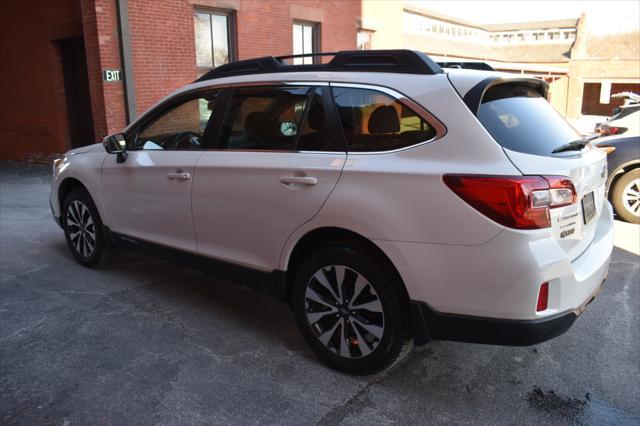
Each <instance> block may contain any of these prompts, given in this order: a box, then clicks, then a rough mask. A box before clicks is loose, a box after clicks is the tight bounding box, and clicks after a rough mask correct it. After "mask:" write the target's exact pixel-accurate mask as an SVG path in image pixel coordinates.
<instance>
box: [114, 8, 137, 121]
mask: <svg viewBox="0 0 640 426" xmlns="http://www.w3.org/2000/svg"><path fill="white" fill-rule="evenodd" d="M116 1H117V4H118V30H119V31H118V34H119V36H120V57H121V58H122V72H123V74H124V97H125V103H126V109H127V124H129V123H131V122H132V121H133V120H135V118H136V85H135V82H134V79H133V60H132V59H131V31H130V28H129V0H116Z"/></svg>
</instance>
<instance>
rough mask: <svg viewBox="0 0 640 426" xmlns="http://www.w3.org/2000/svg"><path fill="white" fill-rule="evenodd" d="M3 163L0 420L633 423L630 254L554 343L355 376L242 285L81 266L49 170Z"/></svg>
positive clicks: (639, 298)
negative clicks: (54, 212) (321, 357)
mask: <svg viewBox="0 0 640 426" xmlns="http://www.w3.org/2000/svg"><path fill="white" fill-rule="evenodd" d="M0 170H1V171H0V209H1V216H0V227H1V233H0V262H1V263H0V265H1V276H0V280H1V281H0V282H1V285H0V423H2V424H24V425H35V424H52V425H76V424H78V425H82V424H175V425H190V424H238V423H241V424H248V423H253V424H255V423H264V424H314V423H315V424H321V425H329V424H367V425H371V424H382V423H394V422H395V423H401V424H424V423H456V424H478V423H483V424H515V423H522V424H538V423H540V422H553V423H590V424H615V425H620V424H636V425H637V424H640V371H639V370H640V351H639V349H640V348H639V346H640V278H639V269H640V267H639V264H638V263H639V261H638V257H637V256H636V255H634V254H631V253H629V252H628V251H625V250H622V249H619V248H616V249H615V252H614V257H613V264H612V267H611V272H610V275H609V280H608V282H607V285H606V287H605V288H604V290H603V292H602V293H601V295H600V296H599V297H598V298H597V299H596V301H595V302H594V303H592V304H591V306H590V307H589V309H587V311H586V312H585V313H584V314H583V316H582V317H581V318H579V319H578V321H577V322H576V324H575V325H574V327H573V328H572V329H571V330H569V332H567V333H566V334H564V335H563V336H560V337H559V338H557V339H555V340H553V341H551V342H547V343H544V344H541V345H538V346H534V347H528V348H506V347H493V346H481V345H471V344H460V343H448V342H435V343H432V344H430V345H428V346H425V347H422V348H419V349H414V350H413V352H411V353H410V354H409V356H408V357H407V358H406V359H405V360H404V361H402V362H401V363H400V364H399V365H398V366H397V367H395V368H394V369H392V370H391V371H388V372H386V373H383V374H381V375H378V376H373V377H350V376H345V375H342V374H339V373H336V372H334V371H332V370H329V369H327V368H325V367H323V366H322V365H320V364H319V363H318V362H317V361H316V359H315V358H314V356H313V354H312V353H311V352H310V350H309V349H307V348H306V346H305V344H304V342H303V341H302V338H301V337H300V335H299V334H298V332H297V330H296V328H295V325H294V322H293V318H292V315H291V312H290V311H289V309H288V308H287V306H285V305H284V304H280V303H278V302H275V301H272V300H269V299H267V298H265V297H264V296H262V295H260V294H257V293H254V292H251V291H249V290H245V289H244V288H243V287H240V286H237V285H232V284H229V283H226V282H220V281H216V280H212V279H208V278H206V277H204V276H202V275H200V274H198V273H196V272H192V271H190V270H186V269H182V268H179V267H177V266H173V265H171V264H168V263H164V262H160V261H157V260H154V259H152V258H148V257H144V256H140V255H136V254H133V253H130V252H121V253H120V254H119V255H118V256H116V257H115V258H113V259H112V260H111V261H110V262H109V263H108V264H107V265H106V266H105V267H104V268H103V269H101V270H99V271H92V270H88V269H84V268H82V267H80V266H78V265H77V264H76V263H75V262H74V261H73V260H72V258H71V255H70V254H69V252H68V251H67V248H66V246H65V242H64V238H63V235H62V232H61V231H60V230H59V229H58V228H57V227H56V226H55V224H54V223H53V221H52V220H51V217H50V214H49V207H48V203H47V197H48V171H49V169H48V168H41V167H34V166H32V167H29V168H26V167H17V166H15V165H11V164H6V163H4V164H0ZM629 229H631V228H629ZM633 229H637V227H636V228H633Z"/></svg>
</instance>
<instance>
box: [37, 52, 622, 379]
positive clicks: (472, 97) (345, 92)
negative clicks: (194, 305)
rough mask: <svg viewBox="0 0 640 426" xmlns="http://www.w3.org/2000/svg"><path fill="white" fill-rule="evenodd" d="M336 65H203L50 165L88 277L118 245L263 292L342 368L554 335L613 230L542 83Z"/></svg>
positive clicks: (581, 148) (598, 164)
mask: <svg viewBox="0 0 640 426" xmlns="http://www.w3.org/2000/svg"><path fill="white" fill-rule="evenodd" d="M332 55H333V59H331V60H330V61H329V62H328V63H326V64H309V65H290V64H288V63H287V62H286V61H287V58H273V57H265V58H258V59H253V60H247V61H241V62H237V63H232V64H228V65H223V66H220V67H218V68H216V69H214V70H212V71H211V72H209V73H208V74H205V75H204V76H203V77H201V78H200V79H199V80H198V81H196V82H194V83H192V84H189V85H187V86H185V87H183V88H181V89H179V90H177V91H176V92H175V93H173V94H171V95H170V96H168V97H166V98H165V99H163V100H161V101H160V102H158V104H156V105H155V106H154V107H152V108H151V109H150V110H149V111H147V112H146V113H145V114H143V115H142V116H141V117H140V118H138V119H137V120H136V121H134V122H133V123H131V124H130V125H129V126H127V128H125V129H124V130H123V131H122V133H119V134H114V135H111V136H108V137H106V138H105V140H104V143H103V144H96V145H91V146H87V147H84V148H79V149H75V150H72V151H70V152H68V153H67V154H66V155H65V156H64V157H63V158H61V159H58V160H56V161H55V163H54V176H53V182H52V187H51V198H50V202H51V209H52V212H53V216H54V218H55V220H56V221H57V223H58V224H59V225H60V226H61V227H62V229H63V230H64V233H65V236H66V240H67V243H68V246H69V249H70V250H71V253H72V254H73V256H75V258H76V259H77V261H78V262H79V263H80V264H82V265H85V266H88V267H95V266H97V265H98V264H99V263H100V261H101V260H102V259H103V258H104V257H105V255H106V254H107V253H108V250H109V247H110V246H111V245H126V246H131V247H136V248H139V249H143V250H149V251H152V252H153V253H156V254H159V255H161V256H164V257H165V258H168V259H170V260H172V261H175V262H179V263H181V264H186V265H190V266H193V267H197V268H199V269H201V270H204V271H207V272H211V271H215V272H214V273H215V274H217V275H219V276H225V277H232V278H234V279H237V280H238V281H241V282H243V283H246V284H247V285H250V286H253V287H257V288H259V289H263V290H265V291H268V292H270V293H273V294H275V295H277V296H278V297H280V298H281V299H283V300H285V301H287V302H288V303H289V304H290V305H291V307H292V309H293V311H294V314H295V319H296V322H297V325H298V327H299V329H300V331H301V334H302V336H303V337H304V338H305V340H306V341H307V342H308V344H309V346H310V347H311V348H312V349H313V350H314V351H315V352H316V354H317V355H318V356H319V357H320V358H321V359H322V360H324V361H325V362H326V363H327V364H329V365H330V366H332V367H334V368H337V369H340V370H343V371H347V372H351V373H370V372H373V371H378V370H380V369H383V368H385V367H386V366H388V365H390V364H391V363H393V362H394V360H396V359H397V357H398V356H399V354H401V353H403V352H404V351H403V348H405V347H407V346H408V345H409V344H410V343H411V341H413V342H414V343H415V344H425V343H427V342H428V341H430V340H437V339H443V340H456V341H464V342H478V343H487V344H499V345H531V344H535V343H538V342H541V341H544V340H548V339H550V338H553V337H555V336H558V335H559V334H561V333H563V332H565V331H566V330H567V329H568V328H569V327H570V326H571V325H572V323H573V322H574V320H575V319H576V318H577V317H578V315H580V314H581V313H582V312H583V311H584V309H585V307H586V306H587V304H588V303H590V302H591V301H592V300H593V299H594V297H595V295H596V294H597V293H598V291H599V289H600V286H601V284H602V282H603V280H604V279H605V278H606V276H607V271H608V267H609V260H610V255H611V251H612V247H613V219H612V209H611V205H610V204H609V202H608V201H607V199H606V197H605V183H606V180H607V168H606V156H605V154H604V152H603V151H601V150H600V149H597V148H595V147H593V146H591V145H590V144H589V142H588V141H586V140H583V139H581V138H580V135H579V134H577V133H576V132H575V130H573V128H572V127H571V126H570V125H569V124H567V123H566V121H565V120H564V119H563V118H562V117H560V116H559V115H558V114H557V113H556V112H555V110H554V109H553V108H552V107H551V106H550V105H549V104H548V102H547V101H546V99H545V98H546V93H547V84H546V83H545V82H544V81H542V80H539V79H535V78H528V77H526V76H521V75H510V74H501V73H496V72H492V71H482V70H469V69H442V68H441V67H440V66H439V65H438V64H436V63H435V62H433V61H432V60H431V59H430V58H428V57H427V56H426V55H424V54H422V53H419V52H414V51H407V50H388V51H353V52H340V53H336V54H332ZM265 320H266V321H268V318H266V319H265ZM242 338H243V337H242V336H238V339H242Z"/></svg>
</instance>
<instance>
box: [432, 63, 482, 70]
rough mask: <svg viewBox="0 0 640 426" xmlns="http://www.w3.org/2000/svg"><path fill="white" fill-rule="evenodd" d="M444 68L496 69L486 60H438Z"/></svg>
mask: <svg viewBox="0 0 640 426" xmlns="http://www.w3.org/2000/svg"><path fill="white" fill-rule="evenodd" d="M438 65H440V66H441V67H442V68H461V69H465V70H481V71H495V68H493V67H492V66H491V65H489V64H487V63H486V62H438Z"/></svg>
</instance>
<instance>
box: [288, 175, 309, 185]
mask: <svg viewBox="0 0 640 426" xmlns="http://www.w3.org/2000/svg"><path fill="white" fill-rule="evenodd" d="M280 182H282V183H284V184H285V185H291V184H297V185H315V184H317V183H318V179H316V178H314V177H312V176H282V177H281V178H280Z"/></svg>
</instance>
